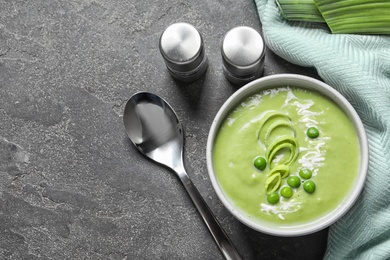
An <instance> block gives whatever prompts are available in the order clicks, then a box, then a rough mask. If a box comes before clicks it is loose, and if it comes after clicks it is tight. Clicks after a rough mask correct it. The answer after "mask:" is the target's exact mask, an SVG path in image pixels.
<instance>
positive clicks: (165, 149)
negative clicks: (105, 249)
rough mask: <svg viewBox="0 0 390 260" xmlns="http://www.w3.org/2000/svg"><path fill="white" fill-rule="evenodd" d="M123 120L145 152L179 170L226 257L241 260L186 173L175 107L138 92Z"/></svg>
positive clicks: (176, 171)
mask: <svg viewBox="0 0 390 260" xmlns="http://www.w3.org/2000/svg"><path fill="white" fill-rule="evenodd" d="M123 123H124V125H125V129H126V133H127V135H128V136H129V138H130V140H131V141H132V143H133V144H134V145H135V146H136V147H137V149H138V150H139V151H140V152H141V153H142V154H144V155H145V156H147V157H149V158H150V159H152V160H154V161H155V162H157V163H160V164H162V165H165V166H167V167H168V168H170V169H172V170H173V171H174V172H175V173H176V175H177V176H178V177H179V179H180V181H181V182H182V184H183V186H184V188H185V189H186V191H187V192H188V194H189V196H190V198H191V200H192V202H193V203H194V205H195V207H196V208H197V209H198V211H199V214H200V215H201V217H202V219H203V221H204V222H205V224H206V225H207V227H208V228H209V230H210V232H211V234H212V236H213V238H214V240H215V242H216V244H217V245H218V247H219V249H220V250H221V252H222V254H223V256H224V257H225V259H232V260H233V259H237V260H238V259H241V257H240V255H239V253H238V251H237V249H236V248H235V247H234V245H233V244H232V242H231V241H230V239H229V237H228V236H227V235H226V233H225V232H224V230H223V229H222V227H221V226H220V224H219V223H218V221H217V219H216V218H215V216H214V215H213V213H212V212H211V210H210V209H209V207H208V206H207V204H206V202H205V201H204V200H203V198H202V196H201V195H200V193H199V191H198V190H197V189H196V188H195V186H194V184H193V183H192V181H191V180H190V178H189V177H188V175H187V172H186V170H185V168H184V163H183V145H184V137H183V129H182V126H181V123H180V121H179V119H178V118H177V116H176V113H175V112H174V110H173V109H172V107H171V106H170V105H169V104H168V103H167V102H166V101H165V100H164V99H162V98H161V97H159V96H157V95H155V94H152V93H150V92H138V93H136V94H134V95H133V96H132V97H131V98H130V99H129V100H128V101H127V104H126V106H125V110H124V113H123Z"/></svg>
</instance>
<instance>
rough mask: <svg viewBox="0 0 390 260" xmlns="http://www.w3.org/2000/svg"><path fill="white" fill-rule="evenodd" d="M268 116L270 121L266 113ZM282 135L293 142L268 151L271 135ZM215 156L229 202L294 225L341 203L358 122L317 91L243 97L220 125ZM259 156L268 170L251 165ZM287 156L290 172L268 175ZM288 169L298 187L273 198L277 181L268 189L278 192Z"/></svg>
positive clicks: (356, 150)
mask: <svg viewBox="0 0 390 260" xmlns="http://www.w3.org/2000/svg"><path fill="white" fill-rule="evenodd" d="M274 115H277V116H274ZM271 116H272V117H274V119H272V120H273V121H272V122H271V120H268V121H270V122H268V121H267V120H266V119H265V118H268V119H269V118H271ZM277 117H278V118H277ZM283 120H284V121H283ZM267 124H268V125H267ZM311 127H315V128H316V129H317V130H318V132H319V135H318V136H317V137H315V138H311V137H309V136H308V135H307V130H308V129H309V128H311ZM271 130H272V131H271ZM285 136H291V138H293V139H294V140H295V141H294V142H288V143H287V144H290V143H293V144H294V145H286V146H280V145H279V146H278V147H281V148H280V149H279V150H278V151H277V152H275V153H270V152H269V150H270V149H271V148H270V144H271V143H273V141H272V140H278V138H279V139H280V138H281V137H285ZM282 139H283V138H282ZM285 139H286V140H288V138H285ZM274 143H276V144H278V143H277V142H274ZM294 151H295V152H296V154H294ZM270 154H272V156H271V157H270ZM293 154H294V155H293ZM212 156H213V168H214V172H215V174H216V178H217V180H218V183H219V185H220V187H221V188H222V190H223V192H224V193H225V194H226V196H227V197H228V199H229V200H230V201H231V203H233V204H234V205H235V206H236V207H238V208H239V209H240V210H241V211H243V212H245V213H246V214H247V215H248V216H249V217H250V218H253V219H258V220H260V221H265V222H270V223H273V224H276V225H278V226H284V225H286V226H287V225H288V226H290V227H291V226H299V225H301V224H304V223H307V222H310V221H314V220H316V219H319V218H322V217H326V215H327V214H328V213H330V212H331V211H332V210H334V209H336V208H337V207H338V205H339V204H340V203H341V202H342V200H343V199H344V198H345V196H346V195H347V194H348V192H349V191H350V189H351V188H352V185H353V183H354V182H355V180H356V178H357V176H358V172H359V158H360V147H359V141H358V136H357V132H356V130H355V128H354V125H353V124H352V122H351V121H350V120H349V118H348V116H347V115H346V114H345V113H344V112H343V110H342V109H341V108H340V107H339V106H338V105H337V104H336V103H335V102H333V101H332V100H331V99H329V98H327V97H325V96H323V95H321V94H320V93H318V92H315V91H313V90H307V89H304V88H299V87H279V88H274V89H269V90H263V91H261V92H259V93H258V94H255V95H252V96H250V97H248V98H246V99H245V100H244V101H243V102H241V104H239V105H238V106H237V107H236V108H235V109H234V110H232V111H231V112H230V114H229V115H228V116H227V117H226V118H225V119H224V121H223V123H222V124H221V126H220V128H219V130H218V133H217V135H216V138H215V143H214V147H213V154H212ZM259 156H261V157H264V158H267V156H268V158H267V159H268V161H267V166H266V167H265V168H264V170H259V169H258V168H256V167H255V166H254V161H255V159H256V158H258V157H259ZM288 158H290V159H291V158H293V159H291V160H288ZM283 163H286V164H287V166H286V167H287V168H288V169H289V170H288V176H286V175H285V174H284V173H283V176H282V177H280V176H278V181H279V182H278V183H276V182H275V181H274V182H270V181H269V178H270V176H269V174H270V173H272V172H273V169H275V168H276V166H277V165H278V164H283ZM306 169H309V170H310V171H311V176H310V178H309V180H310V181H312V182H314V183H315V191H314V192H312V193H308V192H306V191H305V190H304V188H303V186H304V185H303V184H304V182H305V181H307V180H306V179H304V178H301V177H300V176H299V172H300V171H302V170H306ZM290 176H297V177H298V178H299V180H300V182H301V184H300V185H299V187H292V190H293V194H292V196H291V197H289V198H286V197H283V196H280V200H279V201H278V202H277V203H276V204H271V203H269V202H268V201H267V196H268V195H269V194H267V191H268V189H269V188H270V187H269V185H270V183H271V184H272V185H278V186H277V187H276V188H275V187H271V188H275V192H276V193H279V194H280V191H281V190H282V189H283V188H284V187H288V186H289V185H288V183H287V179H288V178H287V177H290ZM267 179H268V181H267ZM267 185H268V186H267Z"/></svg>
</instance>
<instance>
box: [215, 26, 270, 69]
mask: <svg viewBox="0 0 390 260" xmlns="http://www.w3.org/2000/svg"><path fill="white" fill-rule="evenodd" d="M221 52H222V60H223V63H224V65H225V67H226V69H227V70H229V71H230V72H231V73H233V74H235V75H237V76H249V75H253V74H256V73H257V72H258V71H259V70H261V69H262V66H263V59H264V55H265V46H264V42H263V38H262V37H261V35H260V34H259V33H258V32H257V31H256V30H254V29H253V28H251V27H247V26H239V27H235V28H233V29H231V30H230V31H228V32H227V33H226V35H225V37H224V39H223V43H222V50H221Z"/></svg>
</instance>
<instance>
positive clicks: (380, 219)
mask: <svg viewBox="0 0 390 260" xmlns="http://www.w3.org/2000/svg"><path fill="white" fill-rule="evenodd" d="M255 3H256V5H257V9H258V13H259V17H260V21H261V24H262V27H263V35H264V40H265V43H266V44H267V46H268V47H269V48H270V49H271V50H272V51H273V52H275V53H276V54H277V55H279V56H280V57H282V58H284V59H285V60H288V61H289V62H291V63H294V64H298V65H301V66H305V67H314V68H316V70H317V72H318V74H319V75H320V77H321V78H322V79H323V80H324V81H325V82H326V83H327V84H329V85H330V86H332V87H334V88H335V89H336V90H338V91H339V92H340V93H341V94H342V95H344V97H346V98H347V99H348V101H349V102H350V103H351V104H352V105H353V107H354V108H355V110H356V111H357V113H358V114H359V116H360V118H361V119H362V121H363V124H364V126H365V129H366V132H367V136H368V140H369V148H370V154H369V160H370V163H369V170H368V176H367V182H366V185H365V188H364V190H363V192H362V194H361V195H360V197H359V199H358V201H357V203H356V204H355V205H354V207H353V208H352V209H351V210H350V211H349V212H348V213H347V214H346V215H345V216H343V217H342V218H341V219H340V220H339V221H337V222H336V223H335V224H333V225H332V226H331V227H330V229H329V237H328V244H327V250H326V253H325V259H364V260H366V259H373V260H379V259H390V36H369V35H347V34H331V33H330V30H329V29H328V27H327V25H326V24H313V23H308V22H287V21H286V20H285V19H283V17H282V16H281V14H280V12H279V9H278V7H277V5H276V3H275V0H255ZM347 149H348V148H347Z"/></svg>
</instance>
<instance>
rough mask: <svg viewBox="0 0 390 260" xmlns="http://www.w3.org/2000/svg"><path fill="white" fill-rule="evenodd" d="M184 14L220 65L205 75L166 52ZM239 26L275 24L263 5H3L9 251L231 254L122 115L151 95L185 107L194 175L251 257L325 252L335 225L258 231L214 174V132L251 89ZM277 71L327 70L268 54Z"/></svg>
mask: <svg viewBox="0 0 390 260" xmlns="http://www.w3.org/2000/svg"><path fill="white" fill-rule="evenodd" d="M174 22H189V23H191V24H193V25H194V26H195V27H196V28H198V30H199V31H200V32H201V33H202V35H203V37H204V41H205V46H206V53H207V56H208V58H209V68H208V71H207V73H206V75H205V76H204V78H202V79H201V80H199V81H197V82H195V83H192V84H187V85H186V84H180V83H178V82H176V81H174V80H173V79H172V77H171V76H170V75H169V73H168V71H167V70H166V67H165V65H164V63H163V60H162V57H161V55H160V53H159V50H158V38H159V36H160V34H161V33H162V31H163V30H164V29H165V28H166V27H167V26H168V25H170V24H172V23H174ZM239 25H247V26H251V27H253V28H255V29H256V30H258V31H259V32H261V24H260V22H259V18H258V14H257V11H256V6H255V3H254V2H253V1H251V0H242V1H231V0H226V1H209V0H194V1H185V0H171V1H167V0H164V1H162V0H157V1H156V0H155V1H149V0H145V1H136V0H127V1H122V0H106V1H103V0H71V1H68V0H57V1H44V0H36V1H8V0H0V122H1V123H0V259H223V258H222V256H221V254H220V251H219V250H218V248H217V246H216V244H215V243H214V241H213V239H212V237H211V235H210V233H209V231H208V230H207V228H206V226H205V225H204V223H203V222H202V220H201V218H200V216H199V214H198V212H197V211H196V210H195V208H194V206H193V204H192V202H191V201H190V199H189V197H188V196H187V194H186V192H185V190H184V188H183V187H182V185H181V184H180V182H179V180H178V179H177V178H176V177H175V176H174V175H173V174H172V173H171V172H170V171H169V170H167V169H166V168H163V167H161V166H159V165H156V164H153V163H151V161H149V160H147V159H145V157H143V156H142V155H141V154H140V153H139V152H138V151H137V150H136V148H135V147H133V145H132V144H131V143H130V141H129V140H128V138H127V136H126V133H125V131H124V126H123V123H122V111H123V108H124V104H125V102H126V101H127V99H128V98H129V97H130V96H131V95H132V94H134V93H135V92H137V91H151V92H153V93H156V94H158V95H160V96H162V97H163V98H165V99H166V100H167V101H168V102H169V103H170V104H171V106H172V107H173V108H174V109H175V111H176V113H177V114H178V116H179V118H180V120H181V121H182V123H183V126H184V130H185V164H186V167H187V169H188V172H189V176H190V178H191V179H192V180H193V182H194V184H195V186H196V187H197V188H198V189H199V191H200V193H201V194H202V196H203V197H204V199H205V201H206V202H207V203H208V205H209V206H210V208H211V210H212V211H213V212H214V214H215V215H216V217H217V219H218V220H219V221H220V222H221V225H222V226H223V228H224V229H225V230H226V232H227V233H228V235H229V236H230V238H231V239H232V241H233V242H234V244H235V245H236V247H237V248H238V250H239V252H240V254H241V255H242V256H243V259H321V257H322V256H323V254H324V250H325V246H326V238H327V230H323V231H321V232H318V233H315V234H312V235H307V236H304V237H292V238H280V237H273V236H269V235H265V234H262V233H259V232H256V231H253V230H251V229H250V228H248V227H246V226H244V225H243V224H241V223H240V222H238V221H237V220H236V219H235V218H234V217H233V216H232V215H231V214H230V213H229V212H228V211H227V210H226V209H225V208H224V207H223V205H222V203H221V202H220V201H219V200H218V198H217V196H216V194H215V192H214V191H213V188H212V185H211V182H210V180H209V177H208V173H207V167H206V152H205V151H206V142H207V136H208V131H209V128H210V126H211V123H212V120H213V118H214V116H215V115H216V113H217V111H218V109H219V108H220V106H221V105H222V104H223V102H224V101H225V100H226V99H227V98H228V97H229V96H230V95H231V94H232V93H234V92H235V91H236V90H237V89H238V87H237V86H233V85H231V84H230V83H229V82H228V81H227V80H226V79H225V78H224V75H223V73H222V67H221V66H222V65H221V56H220V45H221V41H222V37H223V35H224V34H225V33H226V32H227V31H228V30H229V29H231V28H233V27H236V26H239ZM277 73H299V74H304V75H310V76H313V77H316V78H318V75H317V74H316V71H315V70H314V69H310V68H302V67H298V66H295V65H293V64H290V63H288V62H286V61H284V60H283V59H281V58H279V57H278V56H276V55H275V54H273V53H272V52H271V51H270V50H267V54H266V60H265V75H270V74H277Z"/></svg>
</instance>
